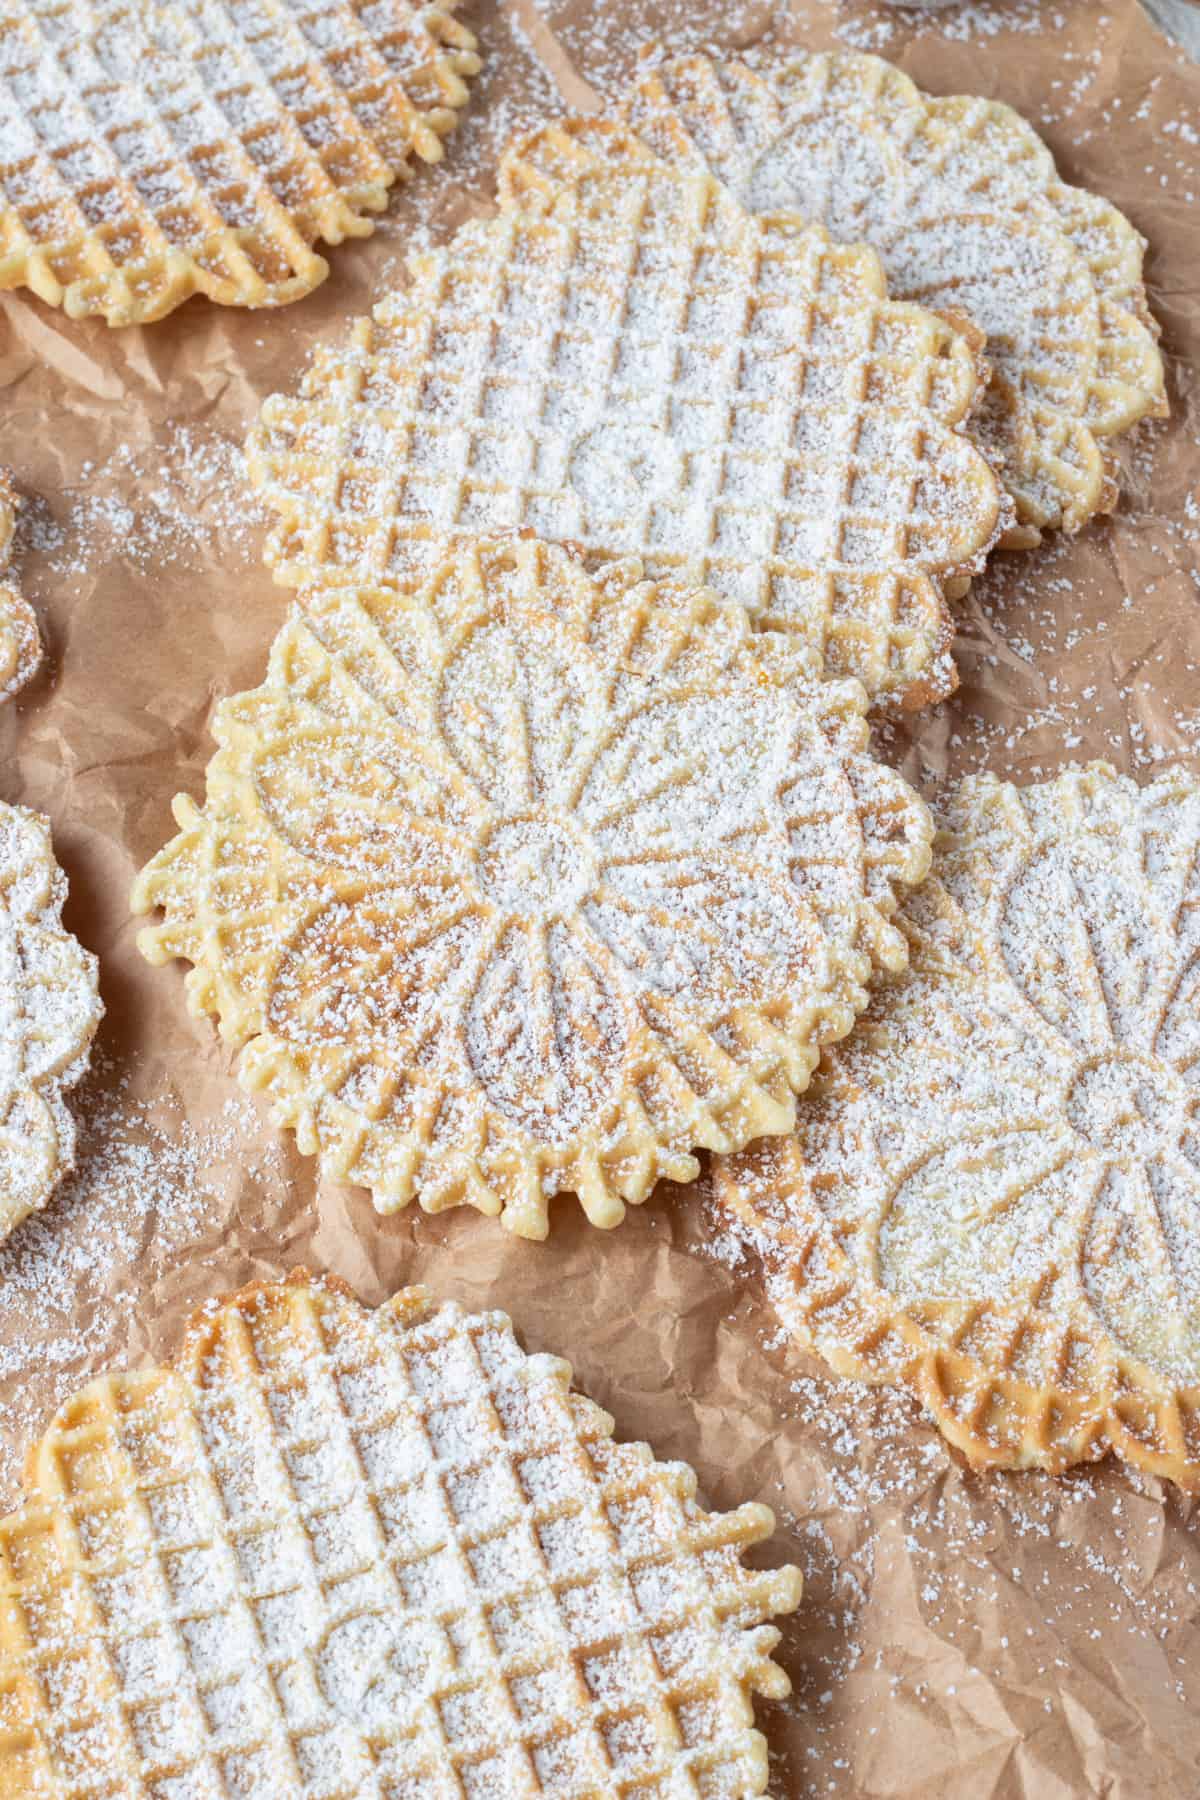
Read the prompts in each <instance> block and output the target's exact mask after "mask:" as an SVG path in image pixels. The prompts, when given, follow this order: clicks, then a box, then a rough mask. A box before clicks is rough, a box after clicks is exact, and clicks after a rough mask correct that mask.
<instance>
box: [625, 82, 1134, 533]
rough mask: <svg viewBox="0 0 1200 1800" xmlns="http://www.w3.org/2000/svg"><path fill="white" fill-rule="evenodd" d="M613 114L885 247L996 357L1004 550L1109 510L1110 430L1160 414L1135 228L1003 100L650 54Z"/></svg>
mask: <svg viewBox="0 0 1200 1800" xmlns="http://www.w3.org/2000/svg"><path fill="white" fill-rule="evenodd" d="M624 112H625V116H626V117H627V118H628V120H629V121H630V123H631V124H632V125H633V126H634V127H635V128H636V130H637V131H638V132H639V133H641V134H642V135H643V136H644V137H645V139H646V140H647V142H648V143H650V144H651V145H652V147H653V148H654V149H655V150H657V151H658V153H659V154H660V155H662V156H665V157H666V158H667V159H668V160H671V161H676V162H680V163H682V164H683V165H684V166H687V167H695V166H700V167H704V168H707V169H710V170H711V171H712V172H713V173H714V174H716V175H717V176H719V177H720V179H721V180H722V182H723V183H724V184H725V185H726V186H727V188H728V189H729V191H730V192H731V193H732V194H733V195H734V197H735V198H736V199H737V200H738V201H739V202H740V203H741V204H742V205H743V206H745V207H747V208H749V209H750V210H751V211H754V212H769V213H772V214H775V213H778V212H780V211H789V210H791V211H795V212H797V213H798V214H799V215H800V216H802V217H803V218H805V219H813V220H817V221H819V222H820V223H822V224H823V225H826V226H827V227H828V228H829V230H830V231H831V232H832V233H833V235H834V236H835V237H838V238H842V239H847V240H851V241H858V240H864V241H866V242H867V243H870V244H872V245H874V246H875V248H876V249H877V250H878V251H879V253H880V255H881V257H882V258H883V263H884V267H885V269H886V271H887V277H888V282H889V285H890V287H891V289H892V291H893V293H895V294H897V295H899V296H902V297H903V298H905V299H909V300H916V301H920V303H921V304H922V305H924V306H929V307H933V308H936V309H938V310H945V309H949V310H951V311H952V312H953V313H954V314H956V315H957V314H960V313H965V314H966V315H967V316H969V318H970V319H971V320H972V321H973V322H974V323H975V324H976V325H977V326H978V327H980V329H982V330H983V331H984V332H986V334H987V355H988V358H989V361H990V363H991V365H992V377H991V383H990V386H989V389H988V392H987V395H986V401H985V404H984V405H983V406H982V407H981V408H980V410H979V412H978V414H977V415H976V417H975V419H974V420H973V421H972V424H971V427H970V430H971V432H972V434H973V435H974V436H975V438H976V440H977V441H978V442H979V443H980V444H981V445H982V446H984V447H985V448H986V450H987V451H988V454H989V455H990V456H991V457H992V459H993V461H994V462H995V464H996V467H997V469H998V470H999V471H1000V472H1001V474H1002V476H1003V479H1004V481H1005V484H1006V486H1007V487H1008V489H1009V491H1010V493H1011V494H1012V496H1013V499H1014V501H1015V503H1016V510H1017V521H1018V522H1017V526H1016V528H1015V530H1012V531H1010V532H1009V533H1008V535H1007V537H1006V542H1007V543H1009V544H1014V545H1015V544H1026V545H1029V544H1035V543H1036V542H1037V541H1038V538H1039V536H1040V534H1041V532H1042V531H1043V530H1044V529H1047V528H1052V527H1059V526H1061V527H1065V528H1066V529H1067V530H1070V531H1074V530H1078V528H1079V527H1080V526H1081V525H1082V524H1084V523H1085V522H1086V520H1087V519H1088V518H1090V517H1091V515H1092V514H1093V513H1095V512H1097V511H1101V510H1104V509H1106V508H1108V507H1110V506H1111V505H1112V504H1113V503H1114V501H1115V498H1116V486H1115V482H1114V481H1113V480H1112V478H1111V476H1110V474H1109V463H1110V456H1109V452H1108V448H1107V446H1108V443H1109V440H1111V439H1112V438H1114V437H1115V436H1116V435H1117V434H1118V433H1120V432H1124V431H1127V430H1128V429H1129V428H1130V427H1131V426H1132V425H1133V424H1135V423H1136V421H1137V420H1139V419H1141V418H1144V417H1145V416H1146V415H1148V414H1149V415H1151V416H1155V417H1161V416H1162V415H1163V414H1165V412H1166V410H1167V407H1166V398H1165V392H1164V381H1163V363H1162V357H1161V356H1160V354H1159V351H1158V347H1157V342H1156V339H1157V327H1156V326H1155V324H1154V321H1153V319H1152V318H1151V315H1150V312H1149V309H1148V307H1147V304H1146V296H1145V290H1144V287H1143V284H1142V254H1143V251H1144V249H1145V243H1144V240H1143V239H1142V238H1141V236H1140V235H1139V234H1138V232H1137V231H1136V230H1135V229H1134V227H1133V226H1132V225H1131V224H1130V223H1129V221H1128V219H1126V218H1125V217H1124V216H1123V215H1122V214H1121V213H1120V212H1118V211H1117V209H1116V207H1115V206H1113V205H1111V204H1110V202H1108V201H1107V200H1103V199H1101V198H1099V196H1097V195H1095V194H1089V193H1086V192H1084V191H1082V190H1081V189H1079V188H1072V187H1068V186H1067V185H1066V183H1065V182H1063V181H1061V180H1060V178H1059V176H1058V172H1057V170H1056V169H1055V166H1054V160H1053V158H1052V156H1051V155H1050V152H1049V150H1048V149H1047V148H1046V146H1045V144H1043V142H1042V141H1041V139H1040V138H1039V137H1038V135H1037V133H1036V132H1035V131H1034V130H1033V127H1032V126H1031V125H1029V124H1027V123H1026V121H1025V120H1024V119H1022V118H1021V116H1020V115H1019V114H1018V113H1016V112H1014V111H1013V110H1012V109H1011V107H1007V106H1003V105H1001V104H1000V103H999V102H998V101H994V100H982V99H972V98H969V97H966V96H953V97H947V98H934V97H932V96H930V95H927V94H923V93H922V92H921V91H920V90H919V89H918V88H916V87H914V85H913V83H912V82H911V81H910V80H909V78H908V77H907V76H906V75H904V74H902V73H901V72H900V70H899V69H896V68H893V67H892V66H891V64H889V63H886V62H883V61H881V60H880V59H879V58H878V57H874V56H856V55H842V54H839V55H814V56H799V57H794V58H792V59H790V60H788V61H787V62H784V63H780V64H776V65H775V66H768V67H763V68H762V69H756V70H753V71H752V70H750V69H748V68H747V67H746V66H745V65H744V64H742V63H738V62H715V61H712V60H710V59H709V58H707V57H704V56H686V57H680V58H678V59H674V60H667V61H664V62H660V63H657V64H655V65H654V66H652V67H651V68H650V69H648V70H647V72H646V73H645V75H644V76H643V78H642V79H641V80H640V81H639V82H638V84H637V85H636V87H635V89H634V91H633V93H632V94H631V96H630V98H629V100H628V101H627V103H626V106H625V108H624Z"/></svg>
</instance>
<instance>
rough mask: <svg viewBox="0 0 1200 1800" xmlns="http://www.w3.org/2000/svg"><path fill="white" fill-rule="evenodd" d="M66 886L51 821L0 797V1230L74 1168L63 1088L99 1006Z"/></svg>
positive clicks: (76, 1072)
mask: <svg viewBox="0 0 1200 1800" xmlns="http://www.w3.org/2000/svg"><path fill="white" fill-rule="evenodd" d="M66 893H67V884H66V879H65V877H64V876H63V873H62V871H61V870H60V868H59V867H58V864H57V863H56V862H55V860H54V851H53V849H52V847H51V843H50V827H49V823H48V821H47V820H45V819H43V818H42V816H41V814H40V813H35V812H30V811H29V810H28V809H27V808H26V807H23V806H6V805H4V804H3V803H2V802H0V1238H3V1237H7V1235H8V1233H9V1232H10V1231H12V1229H13V1228H14V1226H16V1225H19V1224H20V1222H21V1220H22V1219H24V1218H26V1217H27V1216H28V1215H29V1214H30V1213H32V1212H36V1211H37V1210H38V1208H39V1207H42V1206H45V1204H46V1202H47V1200H48V1199H49V1198H50V1195H51V1193H52V1192H53V1191H54V1188H55V1187H56V1185H57V1184H58V1182H59V1181H61V1180H62V1178H63V1176H64V1175H66V1174H67V1173H68V1172H69V1171H70V1169H71V1167H72V1164H73V1162H74V1156H75V1127H74V1124H73V1122H72V1120H71V1115H70V1113H69V1111H68V1109H67V1105H66V1102H65V1100H64V1098H63V1094H64V1091H65V1090H66V1089H67V1088H70V1087H72V1086H73V1085H74V1084H75V1082H77V1081H78V1080H79V1077H80V1076H81V1075H82V1074H83V1071H84V1069H85V1068H86V1066H87V1059H88V1051H89V1048H90V1045H91V1042H92V1039H93V1037H94V1036H95V1034H96V1027H97V1025H98V1024H99V1022H100V1019H101V1016H102V1014H103V1008H102V1006H101V1004H100V998H99V994H98V992H97V983H96V959H95V957H94V956H92V955H90V954H89V952H88V951H86V950H84V949H82V948H81V947H80V945H79V944H78V943H77V942H76V940H75V939H74V938H73V937H72V936H71V934H70V932H68V931H66V930H64V928H63V923H62V916H61V915H62V905H63V901H64V900H65V899H66Z"/></svg>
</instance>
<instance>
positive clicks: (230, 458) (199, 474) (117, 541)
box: [17, 425, 263, 583]
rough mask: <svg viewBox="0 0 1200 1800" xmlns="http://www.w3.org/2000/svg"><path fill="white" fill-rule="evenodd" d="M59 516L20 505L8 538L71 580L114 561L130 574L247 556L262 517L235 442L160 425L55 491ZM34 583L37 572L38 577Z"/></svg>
mask: <svg viewBox="0 0 1200 1800" xmlns="http://www.w3.org/2000/svg"><path fill="white" fill-rule="evenodd" d="M61 496H62V500H63V502H64V503H65V511H61V512H58V511H56V512H55V513H54V514H51V512H50V511H49V509H48V507H47V506H46V505H45V502H44V501H41V500H39V499H37V498H34V499H32V500H30V501H29V502H28V503H27V504H26V505H25V506H24V507H23V508H22V511H21V513H20V514H19V516H18V522H17V538H18V541H19V542H23V544H24V545H25V546H26V547H27V548H28V549H30V550H33V551H36V552H37V553H38V554H39V556H40V558H41V559H42V560H43V564H44V572H45V575H48V576H50V577H52V578H54V579H55V580H65V581H74V582H77V583H78V582H81V581H86V580H89V579H91V578H93V577H94V574H95V571H96V570H97V568H98V567H101V566H103V565H104V564H106V563H108V562H111V561H114V560H119V561H120V562H121V563H123V564H124V565H125V566H126V567H127V568H129V569H131V570H134V571H136V572H137V573H139V574H148V573H151V572H153V571H154V570H156V569H189V568H200V567H205V566H209V565H211V563H212V562H213V560H214V558H215V557H217V556H218V555H219V556H220V557H221V559H222V561H223V562H225V563H226V564H228V562H229V561H230V560H231V559H233V560H235V561H237V562H239V563H245V564H249V563H251V562H252V561H253V560H254V556H255V554H256V551H257V548H258V543H259V540H260V537H261V532H262V523H263V512H262V509H261V507H260V505H259V503H258V500H257V498H256V496H255V494H254V492H253V490H252V488H251V487H250V483H249V481H248V480H247V478H246V472H245V458H244V456H243V453H242V449H241V447H240V445H238V444H235V443H234V442H232V441H231V440H230V439H229V438H226V437H223V436H221V435H220V434H219V433H217V432H214V431H211V430H209V429H206V428H205V427H202V426H192V425H171V426H168V427H167V428H166V429H165V430H164V431H162V432H161V433H160V435H159V436H158V437H157V438H156V440H155V442H154V443H153V444H151V445H149V446H130V445H124V444H123V445H120V446H119V447H118V448H117V449H116V451H115V452H114V453H113V454H112V456H110V457H109V458H108V459H107V460H106V461H105V462H104V463H103V464H102V465H99V466H96V467H91V466H90V465H88V464H84V465H83V467H82V469H81V470H80V472H79V477H78V479H77V480H76V482H75V483H73V484H72V485H70V486H66V487H64V488H62V489H61ZM42 578H43V579H44V576H43V577H42Z"/></svg>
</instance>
